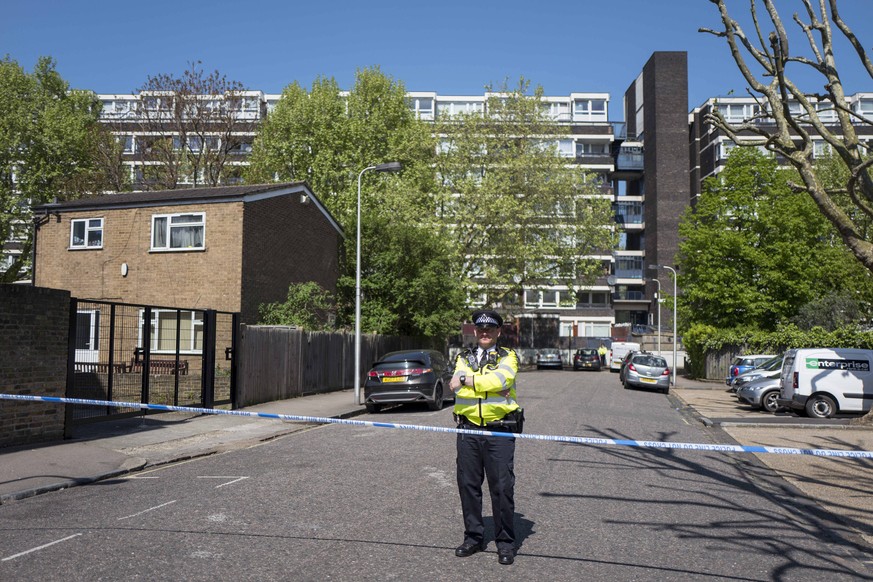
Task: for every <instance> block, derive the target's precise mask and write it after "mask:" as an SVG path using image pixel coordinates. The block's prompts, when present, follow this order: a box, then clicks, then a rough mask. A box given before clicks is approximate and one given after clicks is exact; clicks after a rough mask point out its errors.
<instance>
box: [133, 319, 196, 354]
mask: <svg viewBox="0 0 873 582" xmlns="http://www.w3.org/2000/svg"><path fill="white" fill-rule="evenodd" d="M172 315H175V317H174V318H173V319H172V321H175V322H177V326H178V328H179V336H180V339H179V354H180V355H202V354H203V340H204V335H203V320H204V319H205V317H204V313H203V311H198V310H191V309H152V312H151V320H150V321H149V326H150V327H151V345H150V346H149V352H150V353H152V354H162V355H166V354H175V353H176V348H175V342H176V338H175V337H173V338H167V339H166V340H165V341H172V342H173V344H174V345H173V348H172V349H161V343H162V339H161V330H163V329H165V328H164V327H163V326H162V325H160V324H161V321H162V318H164V317H167V316H172ZM198 315H199V318H198ZM144 316H145V310H144V309H140V310H139V332H138V335H137V340H136V347H138V348H139V349H143V345H142V344H143V334H142V331H143V318H144ZM183 316H188V317H183ZM183 323H187V324H188V326H189V328H188V330H185V329H184V326H183ZM174 331H175V328H174ZM186 334H187V336H186ZM183 337H186V339H187V340H188V341H187V345H182V344H183V343H185V342H182V340H181V338H183Z"/></svg>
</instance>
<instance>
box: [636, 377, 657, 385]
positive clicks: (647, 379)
mask: <svg viewBox="0 0 873 582" xmlns="http://www.w3.org/2000/svg"><path fill="white" fill-rule="evenodd" d="M640 381H641V382H646V383H647V384H654V383H655V382H657V380H655V379H654V378H640Z"/></svg>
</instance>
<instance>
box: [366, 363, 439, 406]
mask: <svg viewBox="0 0 873 582" xmlns="http://www.w3.org/2000/svg"><path fill="white" fill-rule="evenodd" d="M451 379H452V369H451V366H450V365H449V361H448V358H446V356H444V355H443V354H441V353H440V352H438V351H436V350H404V351H400V352H390V353H388V354H385V355H384V356H382V358H381V359H380V360H379V361H378V362H376V363H375V364H373V367H372V368H371V369H370V371H369V372H367V381H366V382H365V384H364V405H365V406H366V407H367V412H370V413H375V412H379V411H380V410H381V409H382V406H383V405H385V404H407V403H410V402H426V403H427V405H428V407H429V408H430V409H431V410H440V409H442V407H443V403H444V402H445V400H447V399H448V400H450V399H451V398H452V391H451V390H450V389H449V381H450V380H451Z"/></svg>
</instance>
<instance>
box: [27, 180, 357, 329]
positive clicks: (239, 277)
mask: <svg viewBox="0 0 873 582" xmlns="http://www.w3.org/2000/svg"><path fill="white" fill-rule="evenodd" d="M33 211H34V216H35V220H36V224H37V226H36V229H37V231H36V236H35V239H34V248H35V251H34V254H35V260H34V280H33V283H34V285H38V286H40V287H49V288H54V289H66V290H68V291H70V292H71V294H72V295H73V296H74V297H79V298H87V299H97V300H104V301H118V302H125V303H137V304H147V305H162V306H180V307H190V308H196V309H216V310H219V311H231V312H239V313H240V321H241V322H242V323H249V324H252V323H256V321H257V317H258V306H259V305H260V304H262V303H269V302H275V301H283V300H284V299H285V298H286V296H287V293H288V286H289V285H290V284H291V283H303V282H307V281H315V282H316V283H318V284H320V285H321V286H322V287H324V288H325V289H327V290H328V291H330V292H334V291H335V289H336V281H337V277H338V276H339V253H340V252H341V248H342V241H343V238H344V234H343V230H342V227H341V226H340V225H339V224H338V223H337V221H336V220H335V219H334V218H333V216H331V214H330V212H328V210H327V209H326V208H325V207H324V206H323V205H322V203H321V202H320V201H319V200H318V198H316V196H315V195H314V194H313V193H312V191H311V190H310V189H309V186H308V185H307V184H306V183H305V182H292V183H284V184H255V185H246V186H223V187H215V188H196V189H177V190H164V191H154V192H129V193H122V194H111V195H104V196H97V197H92V198H84V199H80V200H73V201H68V202H62V203H56V204H45V205H41V206H37V207H34V209H33Z"/></svg>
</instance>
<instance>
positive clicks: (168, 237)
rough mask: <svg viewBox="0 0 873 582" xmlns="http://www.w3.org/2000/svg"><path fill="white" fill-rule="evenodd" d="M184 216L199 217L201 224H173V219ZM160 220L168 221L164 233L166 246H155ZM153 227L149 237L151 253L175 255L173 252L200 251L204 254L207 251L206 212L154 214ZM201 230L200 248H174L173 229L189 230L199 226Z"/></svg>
mask: <svg viewBox="0 0 873 582" xmlns="http://www.w3.org/2000/svg"><path fill="white" fill-rule="evenodd" d="M182 216H199V217H200V222H199V223H198V222H185V223H180V224H175V225H174V224H173V218H178V217H182ZM160 219H165V220H166V223H165V224H166V226H165V229H166V230H165V231H164V241H165V243H166V246H160V247H159V246H155V233H156V228H157V225H156V223H157V221H158V220H160ZM151 222H152V225H151V233H150V237H149V251H150V252H159V253H173V252H186V251H188V252H190V251H198V252H202V251H205V250H206V212H177V213H172V214H152V220H151ZM198 225H199V227H200V229H201V242H200V246H188V247H173V246H172V240H173V236H172V235H173V228H174V227H175V228H187V227H192V226H194V227H196V226H198Z"/></svg>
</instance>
